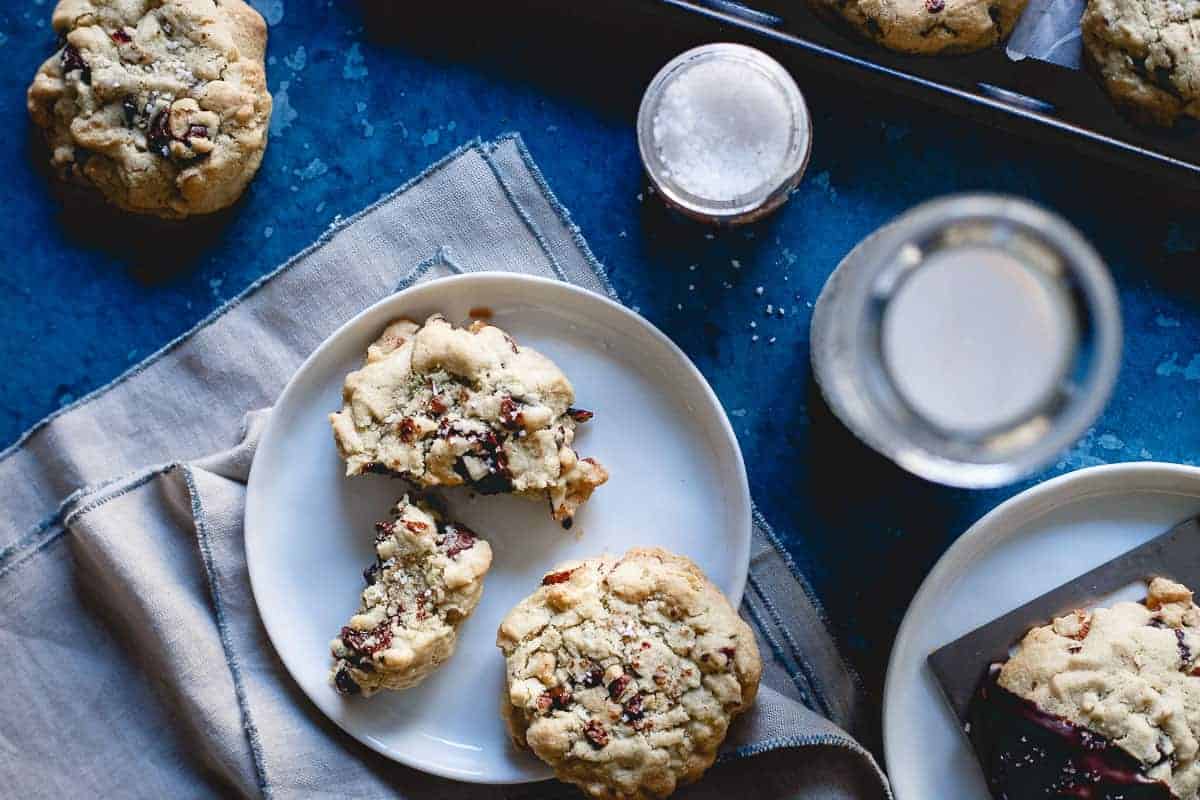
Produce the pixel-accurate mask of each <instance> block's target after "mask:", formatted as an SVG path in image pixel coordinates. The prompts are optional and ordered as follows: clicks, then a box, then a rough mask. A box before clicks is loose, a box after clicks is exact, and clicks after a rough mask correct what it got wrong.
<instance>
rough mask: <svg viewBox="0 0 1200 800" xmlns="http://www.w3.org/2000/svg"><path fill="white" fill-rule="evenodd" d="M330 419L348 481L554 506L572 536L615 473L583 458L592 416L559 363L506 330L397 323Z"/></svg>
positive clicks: (438, 320)
mask: <svg viewBox="0 0 1200 800" xmlns="http://www.w3.org/2000/svg"><path fill="white" fill-rule="evenodd" d="M342 398H343V406H342V410H341V411H338V412H335V413H333V414H331V415H330V422H331V423H332V425H333V433H334V439H335V441H336V443H337V447H338V452H339V453H340V454H341V456H342V458H343V459H344V460H345V461H346V474H347V475H361V474H363V473H367V472H377V473H384V474H393V475H397V476H399V477H402V478H405V479H407V480H409V481H411V482H412V483H414V484H416V485H417V486H420V487H422V488H429V487H434V486H461V485H466V486H470V487H472V488H473V489H475V490H476V491H478V492H480V493H482V494H502V493H511V494H516V495H520V496H523V497H529V498H536V499H544V500H548V501H549V504H550V512H551V514H552V516H553V517H554V519H556V520H558V521H560V522H562V523H563V525H564V526H566V527H570V525H571V522H572V520H573V518H574V516H575V512H576V510H577V509H578V508H579V506H580V505H582V504H583V503H584V502H585V501H587V499H588V498H589V497H590V496H591V494H592V492H593V491H594V490H595V488H596V487H597V486H599V485H601V484H602V483H604V482H605V481H606V480H608V471H607V470H605V469H604V467H603V466H601V465H600V464H599V463H598V462H596V461H595V460H594V459H590V458H580V457H579V455H578V453H576V452H575V450H574V449H573V448H572V443H573V442H574V439H575V429H576V427H577V426H578V425H580V424H581V423H584V422H587V421H588V420H589V419H591V417H592V413H591V412H590V411H584V410H582V409H578V408H575V407H574V406H573V403H574V402H575V391H574V389H573V388H572V386H571V383H570V381H568V380H567V377H566V375H564V374H563V372H562V370H560V369H559V368H558V367H557V366H556V365H555V364H554V362H552V361H551V360H550V359H548V358H546V357H545V356H543V355H542V354H541V353H539V352H537V351H536V350H534V349H532V348H530V347H522V346H520V345H518V344H517V343H516V341H514V340H513V338H512V337H511V336H509V335H508V334H507V333H505V332H504V331H502V330H500V329H499V328H497V327H495V326H494V325H489V324H486V323H484V322H482V321H476V322H474V323H472V324H471V325H470V326H469V327H467V328H456V327H454V326H453V325H451V324H450V323H449V322H447V321H446V320H445V319H444V318H443V317H442V316H441V315H434V316H431V317H430V318H429V319H427V320H426V321H425V324H424V325H418V324H416V323H415V322H413V321H411V320H407V319H400V320H396V321H394V322H392V323H391V324H390V325H388V326H387V328H386V329H385V330H384V331H383V334H382V335H381V336H380V337H379V339H378V340H377V341H375V343H374V344H372V345H371V346H370V347H369V348H368V349H367V358H366V363H365V364H364V365H363V367H362V369H359V370H357V371H355V372H352V373H350V374H349V375H348V376H346V382H345V386H344V387H343V390H342Z"/></svg>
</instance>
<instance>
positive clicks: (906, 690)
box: [883, 463, 1200, 800]
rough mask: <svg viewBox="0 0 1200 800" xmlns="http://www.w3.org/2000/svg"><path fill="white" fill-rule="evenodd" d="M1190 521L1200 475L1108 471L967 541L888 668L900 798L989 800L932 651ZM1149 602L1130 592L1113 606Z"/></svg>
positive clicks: (1095, 472)
mask: <svg viewBox="0 0 1200 800" xmlns="http://www.w3.org/2000/svg"><path fill="white" fill-rule="evenodd" d="M1197 513H1200V469H1196V468H1194V467H1185V466H1180V465H1177V464H1158V463H1137V464H1113V465H1111V466H1103V467H1092V468H1089V469H1084V470H1080V471H1078V472H1073V473H1070V474H1068V475H1063V476H1061V477H1059V478H1055V479H1053V480H1050V481H1047V482H1046V483H1042V484H1039V485H1037V486H1034V487H1032V488H1030V489H1027V490H1026V491H1024V492H1022V493H1021V494H1019V495H1017V496H1016V497H1014V498H1012V499H1010V500H1008V501H1007V502H1005V503H1003V504H1002V505H1000V506H998V507H997V508H996V509H995V510H993V511H992V512H991V513H989V514H988V515H987V516H985V517H983V519H981V520H979V522H977V523H975V525H973V526H972V527H971V529H970V530H969V531H967V532H966V533H965V534H963V536H962V537H961V538H959V539H958V541H956V542H955V543H954V545H953V546H952V547H951V548H950V549H949V550H947V551H946V553H945V555H943V556H942V558H941V560H940V561H938V563H937V565H936V566H935V567H934V568H933V571H932V572H930V573H929V577H927V578H926V579H925V582H924V583H923V584H921V589H920V590H919V591H918V592H917V596H916V597H915V598H914V599H913V601H912V604H911V605H910V606H909V608H908V612H907V614H905V617H904V622H903V623H902V624H901V625H900V632H899V633H898V634H897V636H896V643H895V646H894V647H893V649H892V657H891V661H890V663H889V664H888V674H887V686H886V687H885V689H884V699H883V736H884V755H885V756H886V759H887V766H888V771H889V774H890V775H891V780H892V788H893V790H894V791H895V794H896V797H897V798H898V800H929V798H935V797H938V798H942V797H944V798H950V797H953V798H955V800H989V798H990V795H989V794H988V791H987V786H986V784H985V783H984V779H983V771H982V770H981V769H980V768H979V765H978V763H977V762H976V760H975V758H974V755H973V752H972V750H971V748H970V745H969V744H968V743H967V739H966V737H965V736H964V735H963V734H962V732H961V731H960V730H959V726H958V722H957V720H956V719H955V717H954V714H953V713H952V712H951V711H950V707H949V706H948V705H947V704H946V702H945V700H944V699H943V697H942V695H941V692H940V690H939V689H938V686H937V682H936V680H935V679H934V677H933V673H932V672H931V671H930V669H929V666H928V665H927V664H926V661H925V659H926V658H927V657H928V656H929V654H930V653H932V652H933V651H934V650H936V649H938V648H939V647H941V646H942V645H944V644H948V643H949V642H952V641H954V640H955V639H957V638H958V637H960V636H962V635H963V634H966V633H969V632H970V631H972V630H974V629H975V628H978V627H979V626H981V625H983V624H985V623H988V622H990V621H992V620H993V619H995V618H996V617H998V616H1001V615H1002V614H1004V613H1005V612H1008V611H1011V610H1012V609H1014V608H1016V607H1018V606H1020V605H1022V604H1024V603H1026V602H1028V601H1030V600H1032V599H1034V598H1035V597H1039V596H1041V595H1042V594H1045V593H1046V592H1048V591H1049V590H1051V589H1053V588H1055V587H1056V586H1060V585H1062V584H1063V583H1066V582H1067V581H1069V580H1071V579H1073V578H1076V577H1078V576H1079V575H1082V574H1083V573H1084V572H1087V571H1088V570H1090V569H1092V568H1094V567H1097V566H1099V565H1100V564H1103V563H1104V562H1106V561H1109V560H1110V559H1112V558H1114V557H1116V556H1118V555H1121V554H1122V553H1124V552H1126V551H1128V550H1131V549H1133V548H1134V547H1136V546H1138V545H1139V544H1142V543H1143V542H1145V541H1147V540H1148V539H1152V538H1153V537H1155V536H1158V535H1159V534H1161V533H1165V532H1166V531H1167V530H1169V529H1170V528H1172V527H1174V525H1175V524H1176V523H1178V522H1181V521H1183V520H1184V519H1186V518H1188V517H1190V516H1193V515H1195V514H1197ZM1144 596H1145V587H1144V586H1131V587H1126V588H1125V590H1124V591H1121V592H1118V593H1116V595H1115V596H1114V597H1113V598H1109V599H1116V598H1121V599H1140V598H1141V597H1144ZM1104 602H1108V600H1105V601H1104Z"/></svg>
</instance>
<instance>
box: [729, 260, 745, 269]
mask: <svg viewBox="0 0 1200 800" xmlns="http://www.w3.org/2000/svg"><path fill="white" fill-rule="evenodd" d="M729 263H730V264H732V265H733V268H734V269H741V268H742V262H740V261H738V260H737V259H736V258H735V259H732V260H731V261H730V262H729Z"/></svg>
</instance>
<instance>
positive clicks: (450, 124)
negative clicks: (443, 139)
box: [446, 120, 458, 131]
mask: <svg viewBox="0 0 1200 800" xmlns="http://www.w3.org/2000/svg"><path fill="white" fill-rule="evenodd" d="M457 127H458V123H457V122H455V121H454V120H450V121H449V122H447V123H446V130H448V131H452V130H454V129H455V128H457Z"/></svg>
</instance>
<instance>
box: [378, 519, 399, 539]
mask: <svg viewBox="0 0 1200 800" xmlns="http://www.w3.org/2000/svg"><path fill="white" fill-rule="evenodd" d="M375 530H376V531H378V532H379V536H376V537H375V538H376V539H379V538H381V537H388V536H394V535H395V534H396V523H394V522H391V521H390V520H384V521H383V522H376V523H375Z"/></svg>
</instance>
